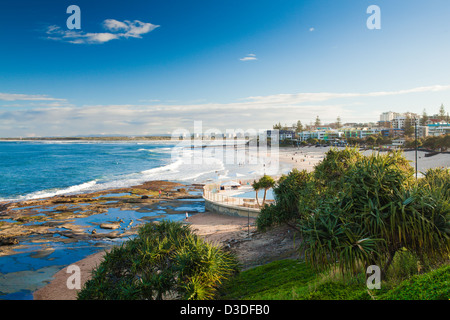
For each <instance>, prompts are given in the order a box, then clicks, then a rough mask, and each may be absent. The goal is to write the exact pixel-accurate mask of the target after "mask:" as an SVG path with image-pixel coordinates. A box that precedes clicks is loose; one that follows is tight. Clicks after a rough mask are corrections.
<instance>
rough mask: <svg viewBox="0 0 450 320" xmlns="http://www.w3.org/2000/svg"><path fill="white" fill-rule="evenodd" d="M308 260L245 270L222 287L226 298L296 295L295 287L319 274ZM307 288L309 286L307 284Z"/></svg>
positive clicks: (249, 298)
mask: <svg viewBox="0 0 450 320" xmlns="http://www.w3.org/2000/svg"><path fill="white" fill-rule="evenodd" d="M315 276H316V275H315V273H314V271H313V270H312V269H311V267H309V266H308V265H307V264H306V263H304V262H300V261H296V260H280V261H274V262H271V263H268V264H266V265H263V266H260V267H256V268H252V269H249V270H247V271H243V272H241V273H240V274H239V275H237V276H236V277H235V278H233V279H232V280H231V281H230V282H229V283H227V284H226V286H224V288H223V289H222V290H221V292H222V294H221V297H220V298H221V299H226V300H235V299H240V300H253V299H256V300H273V299H280V300H286V299H293V298H294V297H295V294H296V293H295V290H294V289H297V288H302V287H303V286H306V285H307V283H308V282H309V281H312V280H313V279H314V278H315ZM304 289H305V290H307V287H306V288H304Z"/></svg>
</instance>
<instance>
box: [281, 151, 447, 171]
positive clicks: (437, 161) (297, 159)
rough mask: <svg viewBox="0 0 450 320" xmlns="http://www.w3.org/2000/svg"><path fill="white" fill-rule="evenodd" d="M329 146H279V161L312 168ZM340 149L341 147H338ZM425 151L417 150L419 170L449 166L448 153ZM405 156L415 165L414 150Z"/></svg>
mask: <svg viewBox="0 0 450 320" xmlns="http://www.w3.org/2000/svg"><path fill="white" fill-rule="evenodd" d="M330 148H331V147H317V148H316V147H301V148H280V150H279V159H280V160H279V161H280V163H286V164H290V165H291V166H292V167H293V168H297V169H299V170H307V171H312V170H314V166H315V165H316V164H318V163H319V162H320V161H322V160H323V158H324V156H325V153H326V152H327V151H328V150H330ZM340 149H342V148H340ZM361 152H362V154H364V155H370V154H372V153H373V152H377V151H372V150H365V151H361ZM426 153H427V152H424V151H418V152H417V168H418V171H419V172H424V171H426V170H428V169H430V168H447V167H450V154H448V153H440V154H437V155H435V156H432V157H425V154H426ZM404 155H405V158H406V159H407V160H409V161H410V163H411V166H413V167H414V166H415V152H414V151H406V152H404Z"/></svg>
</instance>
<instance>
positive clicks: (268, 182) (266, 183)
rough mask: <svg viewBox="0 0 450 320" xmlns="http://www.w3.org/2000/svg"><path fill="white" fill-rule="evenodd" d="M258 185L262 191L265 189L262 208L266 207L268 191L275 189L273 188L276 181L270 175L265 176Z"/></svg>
mask: <svg viewBox="0 0 450 320" xmlns="http://www.w3.org/2000/svg"><path fill="white" fill-rule="evenodd" d="M258 184H259V187H260V188H261V189H264V198H263V202H262V206H263V207H264V204H265V202H266V194H267V190H269V189H270V188H273V186H274V185H275V180H274V179H273V178H272V177H270V176H268V175H264V176H263V177H262V178H261V179H259V181H258Z"/></svg>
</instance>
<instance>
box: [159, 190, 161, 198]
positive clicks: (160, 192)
mask: <svg viewBox="0 0 450 320" xmlns="http://www.w3.org/2000/svg"><path fill="white" fill-rule="evenodd" d="M159 197H160V198H161V190H159Z"/></svg>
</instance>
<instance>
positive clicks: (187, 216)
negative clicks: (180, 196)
mask: <svg viewBox="0 0 450 320" xmlns="http://www.w3.org/2000/svg"><path fill="white" fill-rule="evenodd" d="M188 218H189V215H188V213H187V212H186V221H187V220H188Z"/></svg>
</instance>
